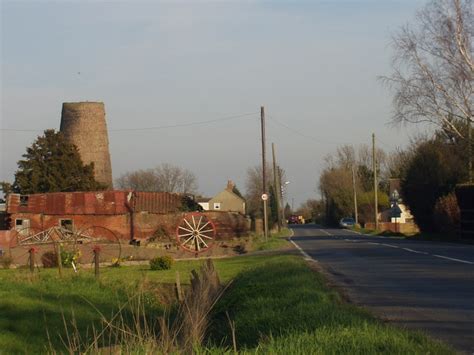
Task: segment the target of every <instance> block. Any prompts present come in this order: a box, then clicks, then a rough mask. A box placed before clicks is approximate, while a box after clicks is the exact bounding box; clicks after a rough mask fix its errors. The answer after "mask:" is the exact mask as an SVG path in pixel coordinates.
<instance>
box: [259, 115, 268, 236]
mask: <svg viewBox="0 0 474 355" xmlns="http://www.w3.org/2000/svg"><path fill="white" fill-rule="evenodd" d="M260 124H261V130H262V190H263V191H262V193H263V194H266V193H267V174H266V169H267V167H266V164H267V163H266V158H265V144H266V141H265V108H264V107H263V106H261V107H260ZM263 235H264V237H265V241H267V239H268V217H267V200H263Z"/></svg>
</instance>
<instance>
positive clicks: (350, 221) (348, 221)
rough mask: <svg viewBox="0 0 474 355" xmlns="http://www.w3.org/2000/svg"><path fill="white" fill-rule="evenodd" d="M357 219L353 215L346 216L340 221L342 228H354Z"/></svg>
mask: <svg viewBox="0 0 474 355" xmlns="http://www.w3.org/2000/svg"><path fill="white" fill-rule="evenodd" d="M355 223H356V222H355V220H354V218H352V217H344V218H341V220H340V221H339V227H341V228H352V227H354V226H355Z"/></svg>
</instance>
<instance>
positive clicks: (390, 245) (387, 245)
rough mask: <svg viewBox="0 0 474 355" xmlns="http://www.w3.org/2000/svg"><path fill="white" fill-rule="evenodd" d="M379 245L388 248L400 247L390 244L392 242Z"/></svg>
mask: <svg viewBox="0 0 474 355" xmlns="http://www.w3.org/2000/svg"><path fill="white" fill-rule="evenodd" d="M380 245H383V246H386V247H390V248H395V249H400V247H397V246H396V245H392V244H385V243H380Z"/></svg>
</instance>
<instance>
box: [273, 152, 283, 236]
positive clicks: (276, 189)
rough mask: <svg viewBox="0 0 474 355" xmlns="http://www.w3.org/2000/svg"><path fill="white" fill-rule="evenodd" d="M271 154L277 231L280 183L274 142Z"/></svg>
mask: <svg viewBox="0 0 474 355" xmlns="http://www.w3.org/2000/svg"><path fill="white" fill-rule="evenodd" d="M272 156H273V192H274V194H275V196H274V198H275V199H276V201H275V202H276V206H277V219H278V231H281V214H280V189H281V186H280V183H279V182H278V181H279V179H278V175H279V174H278V170H277V163H276V158H275V143H272Z"/></svg>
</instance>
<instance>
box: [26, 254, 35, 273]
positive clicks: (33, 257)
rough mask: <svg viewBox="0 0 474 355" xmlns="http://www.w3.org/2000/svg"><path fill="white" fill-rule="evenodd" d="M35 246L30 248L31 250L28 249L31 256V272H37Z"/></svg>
mask: <svg viewBox="0 0 474 355" xmlns="http://www.w3.org/2000/svg"><path fill="white" fill-rule="evenodd" d="M35 252H36V250H35V248H30V250H28V253H29V254H30V258H29V260H28V261H29V264H30V272H31V273H33V272H35Z"/></svg>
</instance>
